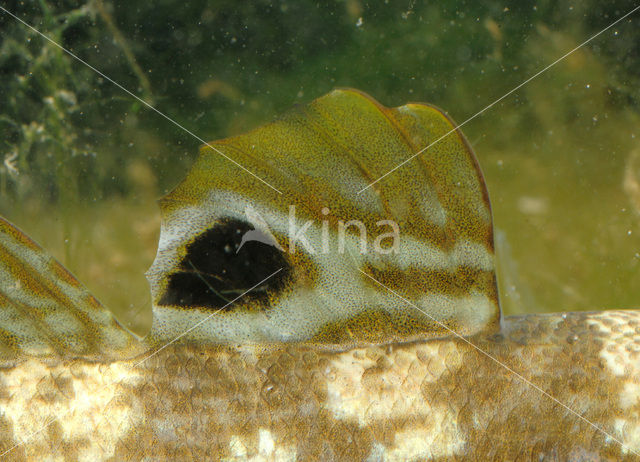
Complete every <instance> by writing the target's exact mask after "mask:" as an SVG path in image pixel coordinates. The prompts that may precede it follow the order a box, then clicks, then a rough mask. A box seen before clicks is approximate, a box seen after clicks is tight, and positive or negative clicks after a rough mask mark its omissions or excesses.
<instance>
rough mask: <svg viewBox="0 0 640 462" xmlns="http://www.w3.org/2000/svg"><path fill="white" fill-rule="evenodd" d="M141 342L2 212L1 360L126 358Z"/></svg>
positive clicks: (0, 252)
mask: <svg viewBox="0 0 640 462" xmlns="http://www.w3.org/2000/svg"><path fill="white" fill-rule="evenodd" d="M139 346H141V344H140V342H139V341H138V339H137V338H136V337H135V336H134V335H133V334H131V333H130V332H129V331H128V330H126V329H124V328H123V327H122V326H121V325H120V324H119V323H118V322H117V321H116V320H115V318H114V317H113V316H112V314H111V313H110V312H109V311H108V310H107V309H106V308H104V307H103V306H102V305H101V304H100V303H99V302H98V301H97V300H96V299H95V297H93V295H91V294H90V293H89V292H88V291H87V289H85V288H84V287H83V286H82V285H81V284H80V283H79V282H78V280H77V279H76V278H75V277H73V275H72V274H71V273H69V272H68V271H67V270H66V269H65V268H64V267H63V266H62V265H61V264H60V263H58V262H57V261H56V260H55V259H54V258H53V257H51V256H50V255H48V254H47V253H46V252H45V251H44V250H43V249H42V248H41V247H40V246H39V245H38V244H36V243H35V242H33V241H32V240H31V239H30V238H28V237H27V236H26V235H25V234H24V233H23V232H22V231H20V230H19V229H18V228H16V227H15V226H13V225H12V224H11V223H9V222H8V221H6V220H5V219H3V218H0V366H4V365H7V364H11V363H13V362H15V361H16V360H19V359H22V358H27V357H38V358H43V359H51V360H55V359H61V358H62V359H68V358H76V357H82V358H87V359H92V360H101V359H111V358H122V357H123V355H132V354H134V353H135V348H136V347H139Z"/></svg>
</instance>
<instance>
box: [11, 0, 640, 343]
mask: <svg viewBox="0 0 640 462" xmlns="http://www.w3.org/2000/svg"><path fill="white" fill-rule="evenodd" d="M1 6H2V7H3V8H5V9H7V10H8V11H10V12H11V13H13V14H15V15H16V16H18V17H19V18H20V19H22V20H23V21H25V22H27V23H28V24H30V25H32V26H33V27H35V28H36V29H38V30H39V31H40V32H42V33H44V34H45V35H47V36H48V37H50V38H51V39H52V40H54V41H55V42H57V43H59V44H61V45H63V46H64V47H65V48H67V49H69V50H70V51H71V52H73V53H74V54H76V55H77V56H78V57H79V58H81V59H83V60H85V61H86V62H87V63H88V64H90V65H91V66H94V67H95V68H96V69H98V70H99V71H100V72H102V73H104V75H106V76H108V77H109V78H111V79H113V80H115V81H116V82H118V83H119V84H121V85H122V86H123V87H125V88H126V89H128V90H130V91H131V92H133V93H135V94H136V95H138V96H140V97H141V98H143V99H144V100H145V101H147V102H149V103H150V104H152V105H154V106H155V107H156V108H157V109H158V110H159V111H161V112H163V113H164V114H166V115H167V116H169V117H171V118H172V119H174V120H175V121H177V122H178V123H179V124H181V125H182V126H184V127H185V128H187V129H188V130H190V131H192V132H193V133H195V134H197V135H198V136H199V137H200V138H203V139H206V140H214V139H217V138H222V137H226V136H232V135H236V134H240V133H243V132H246V131H248V130H250V129H252V128H255V127H257V126H258V125H261V124H263V123H265V122H268V121H270V120H272V119H273V118H274V117H276V116H277V115H278V114H280V113H282V112H284V111H285V110H287V109H288V108H289V107H291V106H292V105H295V104H301V103H306V102H309V101H311V100H312V99H314V98H316V97H318V96H321V95H323V94H325V93H327V92H329V91H331V90H332V89H333V88H336V87H355V88H358V89H360V90H363V91H365V92H367V93H369V94H370V95H371V96H373V97H374V98H376V99H377V100H378V101H380V102H381V103H382V104H384V105H387V106H398V105H402V104H405V103H406V102H409V101H420V102H429V103H432V104H435V105H437V106H439V107H440V108H442V109H443V110H445V111H446V112H447V113H448V114H449V115H450V116H451V117H452V118H453V119H454V120H455V121H457V122H458V123H461V122H464V121H465V120H467V119H468V118H469V117H471V116H473V115H474V114H476V113H477V112H478V111H481V110H482V109H484V108H485V107H486V106H488V105H489V104H491V103H493V102H494V101H496V100H497V99H499V98H500V97H502V96H503V95H505V94H506V93H507V92H509V91H510V90H512V89H513V88H514V87H516V86H518V85H520V84H521V83H523V82H524V81H525V80H527V79H528V78H529V77H531V76H533V75H534V74H536V73H537V72H539V71H540V70H542V69H544V68H545V67H546V66H548V65H549V64H551V63H553V62H554V61H556V60H557V59H558V58H560V57H562V56H563V55H565V54H566V53H568V52H569V51H571V50H572V49H574V48H575V47H577V46H578V45H580V44H581V43H582V42H584V41H585V40H587V39H589V38H590V37H592V36H593V35H595V34H597V33H598V32H600V31H601V30H602V29H604V28H605V27H607V26H609V25H610V24H611V23H612V22H614V21H615V20H616V19H617V18H619V17H621V16H623V15H625V14H626V13H628V12H629V11H631V10H632V9H633V8H634V6H635V5H634V3H633V2H632V1H615V2H613V1H606V2H602V1H595V0H586V1H581V2H569V1H559V2H556V1H539V2H532V1H519V2H504V1H502V2H498V1H493V0H492V1H485V2H482V4H479V3H478V2H472V1H468V2H466V1H445V2H438V3H435V2H428V1H419V0H404V1H393V0H388V1H376V2H367V1H363V0H343V1H311V0H298V1H279V2H273V1H246V2H238V1H235V0H221V1H208V2H206V1H189V2H176V1H155V2H124V1H111V2H109V1H101V0H93V1H91V0H90V1H45V0H39V1H35V0H34V1H27V2H23V1H4V2H2V5H1ZM639 122H640V12H636V13H634V14H632V15H630V16H629V17H628V18H626V19H624V20H623V21H621V22H619V23H618V24H616V25H615V26H614V27H611V28H609V29H608V30H606V31H605V32H603V33H602V34H601V35H599V36H598V37H596V38H595V39H594V40H593V41H591V42H589V43H588V44H586V45H585V46H583V47H581V48H579V49H578V50H576V51H575V52H573V53H571V54H570V55H569V56H567V57H566V58H565V59H562V60H561V61H559V62H558V63H557V64H556V65H554V66H553V67H551V68H550V69H548V70H547V71H545V72H544V73H542V74H541V75H540V76H538V77H536V78H535V79H533V80H532V81H530V82H528V83H527V84H526V85H524V86H523V87H522V88H520V89H518V90H517V91H516V92H514V93H513V94H511V95H509V96H508V97H506V98H504V99H503V100H501V101H499V102H498V103H497V104H495V105H494V106H492V107H490V108H489V109H487V110H486V111H485V112H483V113H482V114H481V115H480V116H478V117H476V118H474V119H473V120H471V121H469V122H468V123H467V124H466V125H465V126H464V127H463V128H462V131H463V132H464V133H465V135H466V136H467V138H468V140H469V142H470V143H471V145H472V146H473V148H474V150H475V152H476V155H477V157H478V159H479V162H480V165H481V167H482V169H483V171H484V174H485V178H486V181H487V183H488V187H489V193H490V197H491V200H492V206H493V214H494V220H495V227H496V247H497V255H498V257H497V258H498V265H499V284H500V292H501V300H502V306H503V310H504V311H505V312H506V313H510V314H513V313H524V312H544V311H569V310H583V309H587V310H595V309H597V310H600V309H606V308H631V307H636V308H637V307H639V306H640V283H639V282H640V272H639V265H640V123H639ZM200 144H201V143H200V142H199V141H198V140H197V139H194V138H193V137H192V136H190V135H189V134H187V133H186V132H185V131H183V130H181V129H180V128H178V127H176V126H175V125H173V124H171V123H170V122H169V121H167V120H166V119H164V118H163V117H162V116H160V115H158V114H156V113H154V112H153V111H151V110H149V109H148V108H146V107H145V106H144V105H142V104H141V103H140V102H138V101H137V100H135V99H134V98H132V97H131V96H130V95H128V94H127V93H125V92H123V91H122V90H121V89H119V88H117V87H116V86H115V85H113V84H112V83H110V82H109V81H108V80H107V79H105V78H104V77H103V76H101V75H99V74H98V73H96V72H94V71H93V70H91V69H89V68H88V67H86V66H85V65H83V64H82V63H80V62H78V61H77V60H75V59H73V58H72V57H70V56H69V55H67V54H66V53H65V52H64V51H62V50H61V49H59V48H57V47H56V46H55V45H53V44H52V43H50V42H48V41H47V40H45V39H44V38H42V37H41V36H39V35H38V34H37V33H35V32H33V31H32V30H30V29H29V28H28V27H26V26H25V25H23V24H21V23H20V22H19V21H17V20H16V19H14V18H12V17H11V16H10V15H8V14H7V13H5V12H2V11H0V214H1V215H3V216H5V217H6V218H7V219H9V220H10V221H12V222H14V223H15V224H16V225H18V226H19V227H20V228H21V229H22V230H23V231H25V232H26V233H27V234H29V235H30V236H32V237H33V238H34V239H35V240H36V241H37V242H39V243H40V244H41V245H42V246H43V247H44V248H46V249H48V250H49V251H50V252H51V253H52V254H53V255H54V256H55V257H56V258H58V259H59V260H60V261H61V262H62V263H63V264H64V265H65V266H67V267H68V268H69V269H70V270H71V271H72V272H73V273H74V274H75V275H76V276H77V277H78V279H79V280H80V281H82V282H83V283H84V284H85V285H86V286H87V287H88V288H89V289H90V290H91V291H92V292H94V293H95V294H96V296H97V297H98V298H99V299H100V300H101V301H102V302H103V303H104V304H105V305H106V306H108V307H109V308H110V309H112V310H113V311H114V312H115V313H116V314H117V315H118V317H119V318H120V319H121V320H122V321H123V323H124V324H125V325H126V326H128V327H130V328H133V329H134V330H136V331H138V332H143V331H144V330H145V328H146V327H147V326H149V325H150V316H151V312H150V295H149V290H148V286H147V283H146V280H145V278H144V272H145V271H146V270H147V268H148V267H149V266H150V264H151V262H152V261H153V258H154V256H155V252H156V247H157V239H158V235H159V229H160V216H159V209H158V207H157V205H156V199H158V198H159V197H161V196H162V195H163V194H165V193H167V192H168V191H170V190H171V189H172V188H173V187H174V186H175V185H176V184H177V183H178V182H179V181H180V180H182V178H183V177H184V175H185V174H186V172H187V170H188V169H189V167H190V165H191V164H192V163H193V161H194V159H195V158H196V156H197V153H198V147H199V145H200ZM229 174H230V175H235V174H243V173H241V171H240V170H238V169H237V168H236V167H234V166H233V165H232V164H229Z"/></svg>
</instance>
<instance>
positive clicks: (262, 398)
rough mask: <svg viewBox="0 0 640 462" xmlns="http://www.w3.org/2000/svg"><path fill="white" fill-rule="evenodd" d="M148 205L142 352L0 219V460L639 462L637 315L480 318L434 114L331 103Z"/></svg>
mask: <svg viewBox="0 0 640 462" xmlns="http://www.w3.org/2000/svg"><path fill="white" fill-rule="evenodd" d="M425 146H429V149H423V148H424V147H425ZM421 150H422V152H421ZM418 152H420V155H417V156H415V153H418ZM220 154H224V156H221V155H220ZM225 156H226V157H229V158H231V159H234V161H235V162H237V165H236V166H233V165H230V164H229V162H228V160H227V159H225ZM411 156H414V157H415V159H413V160H412V162H410V163H406V165H402V167H401V168H396V167H397V166H398V165H399V164H401V163H402V162H404V161H405V160H406V159H408V158H410V157H411ZM238 165H240V166H242V168H238ZM392 170H393V171H392ZM390 171H392V172H391V173H389V174H387V173H388V172H390ZM382 176H384V177H383V178H382V179H381V180H380V181H377V180H378V179H380V178H381V177H382ZM265 183H267V184H269V185H275V186H277V188H273V187H272V188H269V187H266V186H265ZM160 208H161V211H162V223H161V233H160V238H159V243H158V252H157V255H156V258H155V260H154V262H153V264H152V266H151V268H150V269H149V271H148V273H147V279H148V281H149V284H150V288H151V294H152V309H153V324H152V327H151V330H150V332H149V333H148V334H146V335H145V336H138V335H136V334H134V333H132V332H130V331H128V330H127V329H126V328H124V327H123V326H122V325H121V324H120V323H119V322H118V321H117V319H116V318H115V317H114V316H113V315H112V314H111V312H110V311H109V310H108V309H107V308H106V307H104V306H103V305H102V304H101V303H100V302H99V301H98V300H97V299H96V298H95V297H94V296H93V295H92V294H91V293H90V292H89V291H88V290H87V289H86V288H85V287H84V286H83V285H82V284H81V283H80V282H79V281H78V280H77V279H76V278H75V277H74V276H73V275H72V274H71V273H70V272H69V271H67V270H66V269H65V268H64V267H63V266H62V265H61V264H60V263H58V262H57V261H56V260H55V259H53V258H52V257H51V256H50V255H49V254H47V253H46V251H45V250H44V249H42V248H41V247H40V246H39V245H38V244H36V243H35V242H34V241H32V240H31V239H30V238H29V237H28V236H27V235H26V234H25V233H24V232H22V231H21V230H19V229H18V228H16V227H15V226H14V225H12V224H11V223H10V222H9V221H7V220H5V219H0V455H1V457H2V458H3V459H6V460H16V461H22V460H38V461H43V460H69V461H77V460H92V461H93V460H118V461H131V460H154V461H156V460H224V461H240V460H251V461H314V460H317V461H409V460H411V461H427V460H428V461H445V460H446V461H476V460H514V461H534V460H535V461H541V460H544V461H587V460H594V461H595V460H611V461H614V460H615V461H631V460H639V459H640V311H639V310H607V311H593V312H566V313H562V312H558V313H552V314H527V315H517V316H503V315H502V313H501V311H500V303H499V297H498V286H497V277H496V271H495V252H494V241H493V222H492V214H491V206H490V202H489V195H488V191H487V187H486V184H485V181H484V179H483V176H482V172H481V170H480V167H479V164H478V161H477V159H476V157H475V155H474V153H473V151H472V149H471V147H470V145H469V143H468V142H467V141H466V139H465V137H464V135H463V134H462V133H461V132H460V130H459V129H457V128H456V125H455V123H454V122H453V121H452V120H451V119H450V118H449V117H448V116H447V115H446V114H445V113H444V112H443V111H441V110H440V109H438V108H436V107H434V106H430V105H428V104H422V103H411V104H406V105H404V106H400V107H396V108H387V107H384V106H382V105H381V104H380V103H378V102H376V101H375V100H374V99H373V98H372V97H370V96H368V95H366V94H365V93H362V92H360V91H357V90H353V89H337V90H334V91H332V92H331V93H329V94H327V95H325V96H322V97H320V98H318V99H316V100H313V101H312V102H310V103H308V104H307V105H304V106H297V107H294V108H293V109H291V110H290V111H289V112H287V113H285V114H284V115H283V116H281V117H279V118H278V119H276V120H275V121H273V122H271V123H269V124H266V125H264V126H261V127H258V128H256V129H254V130H253V131H250V132H248V133H246V134H243V135H239V136H236V137H232V138H227V139H223V140H219V141H215V142H212V143H209V144H207V145H205V146H204V147H202V149H201V152H200V156H199V158H198V160H197V161H196V162H195V165H194V166H193V168H192V169H191V170H190V172H189V173H188V174H187V176H186V178H185V179H184V180H183V181H182V182H181V183H180V184H179V185H178V186H177V187H176V188H175V189H174V190H173V191H172V192H170V193H169V194H168V195H166V196H165V197H163V198H162V199H161V200H160Z"/></svg>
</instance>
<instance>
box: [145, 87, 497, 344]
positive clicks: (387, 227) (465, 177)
mask: <svg viewBox="0 0 640 462" xmlns="http://www.w3.org/2000/svg"><path fill="white" fill-rule="evenodd" d="M453 128H454V125H453V123H452V121H451V120H450V119H448V118H447V116H445V115H444V114H443V113H442V112H441V111H440V110H438V109H436V108H434V107H431V106H428V105H425V104H407V105H405V106H402V107H398V108H394V109H388V108H385V107H383V106H381V105H380V104H379V103H377V102H376V101H375V100H373V99H372V98H371V97H369V96H367V95H365V94H363V93H361V92H358V91H355V90H336V91H333V92H332V93H330V94H328V95H326V96H324V97H322V98H319V99H317V100H315V101H312V102H311V103H310V104H308V105H307V106H304V107H298V108H295V109H293V110H291V111H290V112H289V113H287V114H285V115H284V116H283V117H281V118H280V119H278V120H276V121H275V122H273V123H270V124H267V125H265V126H262V127H260V128H258V129H255V130H253V131H251V132H249V133H247V134H245V135H241V136H237V137H234V138H229V139H223V140H220V141H216V142H214V143H212V146H214V147H215V148H216V149H218V150H220V151H222V152H224V153H225V154H226V155H227V156H229V157H231V158H233V159H234V160H235V161H237V162H238V163H240V164H241V165H243V166H244V167H246V168H247V169H248V170H250V171H251V172H253V173H255V175H257V176H258V177H260V178H261V179H263V180H265V181H267V182H268V183H270V184H272V185H274V186H276V187H277V188H278V189H279V190H281V191H282V192H283V194H281V195H280V194H278V193H277V192H274V191H273V190H271V189H269V188H266V187H265V186H264V184H262V183H261V182H260V181H259V180H258V179H256V178H255V177H253V176H251V175H248V174H246V172H243V171H241V170H239V169H237V168H236V167H234V166H233V165H231V164H229V163H228V161H227V160H225V159H224V158H223V157H222V156H220V155H219V153H217V152H215V151H214V150H212V149H211V148H210V147H206V146H205V147H203V148H202V150H201V154H200V157H199V159H198V160H197V162H196V164H195V165H194V167H193V168H192V170H191V171H190V172H189V174H188V175H187V177H186V178H185V180H184V181H183V182H182V183H181V184H180V185H179V186H178V187H177V188H175V190H174V191H172V192H171V193H170V194H169V195H167V196H166V197H164V198H163V199H162V200H161V203H160V205H161V209H162V216H163V220H162V229H161V236H160V243H159V249H158V254H157V257H156V260H155V262H154V264H153V265H152V267H151V268H150V270H149V272H148V274H147V277H148V279H149V281H150V284H151V289H152V300H153V309H154V325H153V328H152V337H153V338H156V339H169V338H172V337H174V336H177V335H179V334H183V333H184V332H185V331H186V330H187V329H190V328H191V330H189V331H188V332H187V333H186V334H184V337H185V338H187V339H190V340H192V341H213V342H277V341H317V342H326V343H338V344H349V343H354V342H356V343H357V342H376V343H380V342H391V341H408V340H413V339H417V338H423V337H430V336H442V335H446V334H447V332H446V330H444V329H443V328H442V326H441V325H439V324H438V323H436V322H434V321H433V318H435V319H436V320H437V321H438V322H440V323H443V324H445V325H447V326H448V327H450V328H452V329H454V330H456V331H457V332H458V333H460V334H463V335H470V334H474V333H476V332H479V331H492V330H495V329H497V328H498V325H499V317H500V310H499V306H498V298H497V289H496V277H495V271H494V270H495V269H494V254H493V234H492V232H493V231H492V222H491V210H490V205H489V200H488V194H487V190H486V186H485V183H484V180H483V178H482V174H481V172H480V169H479V167H478V164H477V161H476V159H475V156H474V154H473V153H472V151H471V148H470V147H469V145H468V143H467V142H466V141H465V139H464V137H463V135H462V134H461V133H460V132H459V131H453V132H452V133H451V134H450V135H449V136H447V137H445V138H444V139H442V140H441V141H439V142H438V143H437V144H436V145H434V146H433V147H432V148H430V149H428V150H427V151H426V152H424V153H422V154H421V155H420V156H418V157H417V158H416V159H414V160H413V161H412V162H411V163H410V164H408V165H405V166H404V167H403V168H400V169H398V170H397V171H395V172H393V173H392V174H391V175H389V176H388V177H386V178H385V179H384V180H383V181H381V182H379V183H376V184H375V185H374V186H373V187H371V188H368V189H366V190H364V191H363V192H362V194H358V192H359V191H360V190H362V189H363V188H365V187H366V186H367V185H368V184H369V183H371V182H372V181H373V180H375V179H377V178H378V177H380V176H381V175H383V174H385V173H386V172H388V171H389V170H391V169H392V168H394V167H395V166H397V165H398V164H399V163H401V162H402V161H404V160H405V159H407V158H408V157H410V156H412V155H413V154H414V153H416V152H417V151H419V150H420V149H422V148H423V147H425V146H427V145H428V144H429V143H431V142H433V141H434V140H437V139H438V138H440V137H441V136H443V135H444V134H446V133H447V132H449V131H451V130H452V129H453ZM247 208H251V210H253V211H254V214H258V215H259V216H260V220H259V221H260V222H264V223H267V224H268V226H269V228H270V233H271V235H272V236H273V237H275V239H276V240H277V242H278V244H279V247H280V248H278V247H277V246H275V245H270V244H269V243H268V242H267V241H266V240H265V239H259V238H257V239H252V240H248V239H247V236H251V235H252V234H248V233H256V234H255V235H259V234H260V233H262V231H261V230H260V229H258V228H263V227H264V225H260V226H258V225H257V224H255V220H254V219H252V218H251V217H250V216H247V214H246V213H245V210H247ZM385 220H386V221H385ZM341 221H342V228H341V223H340V222H341ZM292 223H293V225H292ZM307 223H310V224H308V225H306V224H307ZM292 226H293V228H295V229H292ZM305 226H306V227H305ZM395 226H397V229H396V227H395ZM300 229H303V232H302V235H301V234H300V233H301V231H300ZM341 229H342V230H343V232H342V234H341V231H340V230H341ZM345 229H346V231H345ZM396 231H397V232H396ZM365 233H366V238H365V239H362V236H363V235H364V234H365ZM243 236H244V242H243ZM301 236H302V238H301ZM396 237H397V239H396ZM240 244H242V248H240V250H239V251H237V250H238V248H239V247H240ZM376 246H377V248H376ZM363 251H364V252H363ZM279 268H281V270H280V271H279V272H278V273H277V274H275V275H274V276H273V277H271V278H270V279H268V280H267V281H265V282H264V283H263V284H259V286H258V287H257V288H255V289H254V290H252V291H251V292H249V293H247V294H246V295H244V296H242V297H241V298H240V299H238V300H237V301H235V302H234V303H231V304H229V302H230V301H232V300H233V299H235V298H236V297H237V296H238V295H241V294H242V293H243V292H245V291H246V290H247V289H249V288H250V287H252V286H254V285H256V284H258V283H259V282H260V281H262V280H263V279H264V278H266V277H267V276H269V275H270V274H272V273H273V272H274V271H277V270H278V269H279ZM362 272H364V273H366V274H368V275H370V276H371V277H373V278H374V279H375V280H377V281H379V282H380V283H382V284H383V285H384V286H386V287H388V288H389V289H391V290H393V291H395V292H397V294H399V295H401V296H402V297H404V298H406V299H407V300H410V301H411V303H413V304H415V305H417V306H418V307H419V308H420V310H422V312H421V311H420V310H418V309H416V308H415V307H413V306H411V305H410V304H408V303H406V302H405V301H403V300H402V299H401V298H399V297H398V296H397V295H395V294H393V293H391V292H390V291H389V290H387V289H386V288H383V287H382V286H381V285H379V284H377V283H376V282H374V281H373V280H372V279H370V278H369V277H368V276H366V275H365V274H363V273H362ZM214 312H215V313H216V314H215V315H214V316H213V317H211V319H208V320H207V321H206V322H201V321H203V320H204V319H205V318H206V317H207V316H209V315H210V314H211V313H214ZM425 313H427V314H425ZM197 323H200V324H198V325H197V326H196V327H195V328H192V326H194V325H196V324H197Z"/></svg>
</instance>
